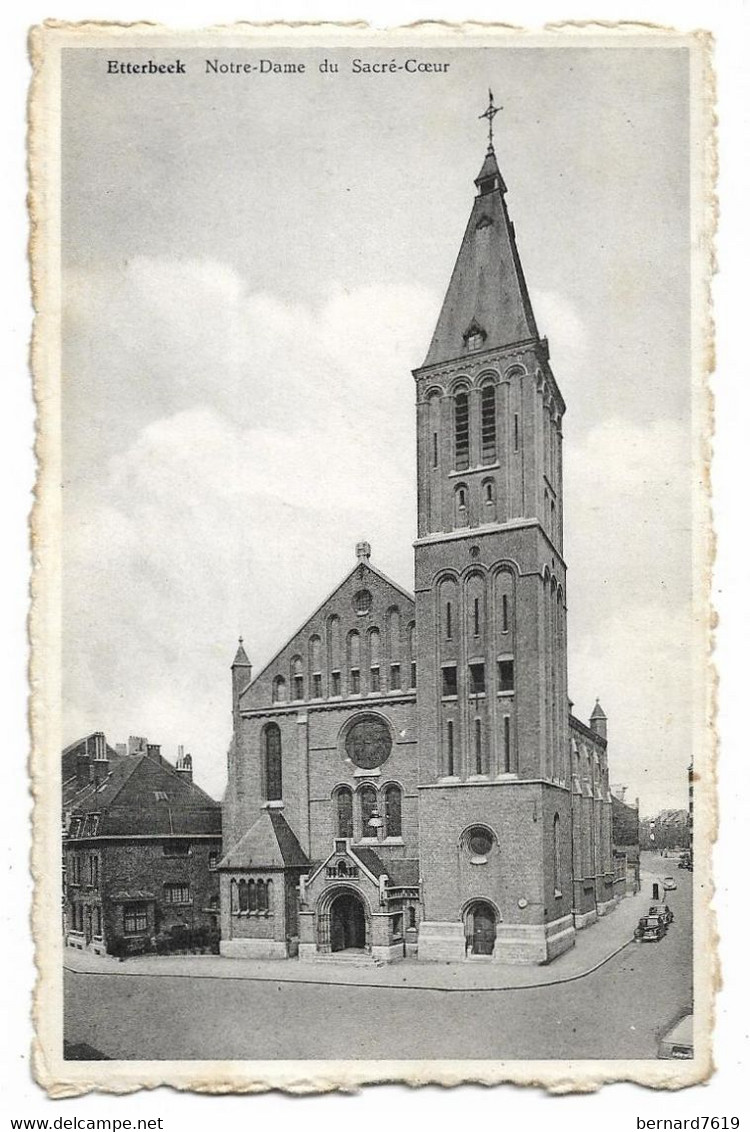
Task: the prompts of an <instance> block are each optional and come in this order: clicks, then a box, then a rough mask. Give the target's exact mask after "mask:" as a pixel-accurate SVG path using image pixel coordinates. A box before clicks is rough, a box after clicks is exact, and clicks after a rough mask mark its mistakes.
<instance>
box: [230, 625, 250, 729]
mask: <svg viewBox="0 0 750 1132" xmlns="http://www.w3.org/2000/svg"><path fill="white" fill-rule="evenodd" d="M252 675H253V666H252V664H251V663H250V661H249V659H248V655H247V653H246V652H245V646H244V645H243V643H242V637H240V639H239V644H238V645H237V652H236V653H235V656H234V660H233V661H232V712H233V714H234V715H235V717H236V714H237V709H238V707H239V701H240V692H242V690H243V689H244V688H246V687H247V686H248V684H249V683H250V681H251V679H252Z"/></svg>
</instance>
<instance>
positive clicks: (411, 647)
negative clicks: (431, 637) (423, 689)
mask: <svg viewBox="0 0 750 1132" xmlns="http://www.w3.org/2000/svg"><path fill="white" fill-rule="evenodd" d="M406 647H407V650H408V654H409V655H408V661H409V687H410V688H416V686H417V627H416V625H415V624H414V622H413V621H412V622H411V623H410V624H409V625H408V627H407V630H406Z"/></svg>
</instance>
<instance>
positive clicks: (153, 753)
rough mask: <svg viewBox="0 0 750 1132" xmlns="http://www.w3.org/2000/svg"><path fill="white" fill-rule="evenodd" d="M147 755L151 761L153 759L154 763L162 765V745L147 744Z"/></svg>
mask: <svg viewBox="0 0 750 1132" xmlns="http://www.w3.org/2000/svg"><path fill="white" fill-rule="evenodd" d="M146 754H147V755H148V757H149V758H150V759H153V760H154V762H156V763H160V762H161V761H162V760H161V743H147V744H146Z"/></svg>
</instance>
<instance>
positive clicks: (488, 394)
mask: <svg viewBox="0 0 750 1132" xmlns="http://www.w3.org/2000/svg"><path fill="white" fill-rule="evenodd" d="M496 457H497V431H496V425H495V386H494V385H485V386H484V387H483V389H482V463H483V464H493V463H494V462H495V459H496Z"/></svg>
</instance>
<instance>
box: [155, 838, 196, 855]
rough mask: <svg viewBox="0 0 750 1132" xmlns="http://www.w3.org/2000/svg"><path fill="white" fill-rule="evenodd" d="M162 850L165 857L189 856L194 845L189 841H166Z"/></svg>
mask: <svg viewBox="0 0 750 1132" xmlns="http://www.w3.org/2000/svg"><path fill="white" fill-rule="evenodd" d="M162 852H163V854H164V856H165V857H189V856H190V855H191V852H192V847H191V845H190V842H189V841H165V842H164V845H163V847H162Z"/></svg>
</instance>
